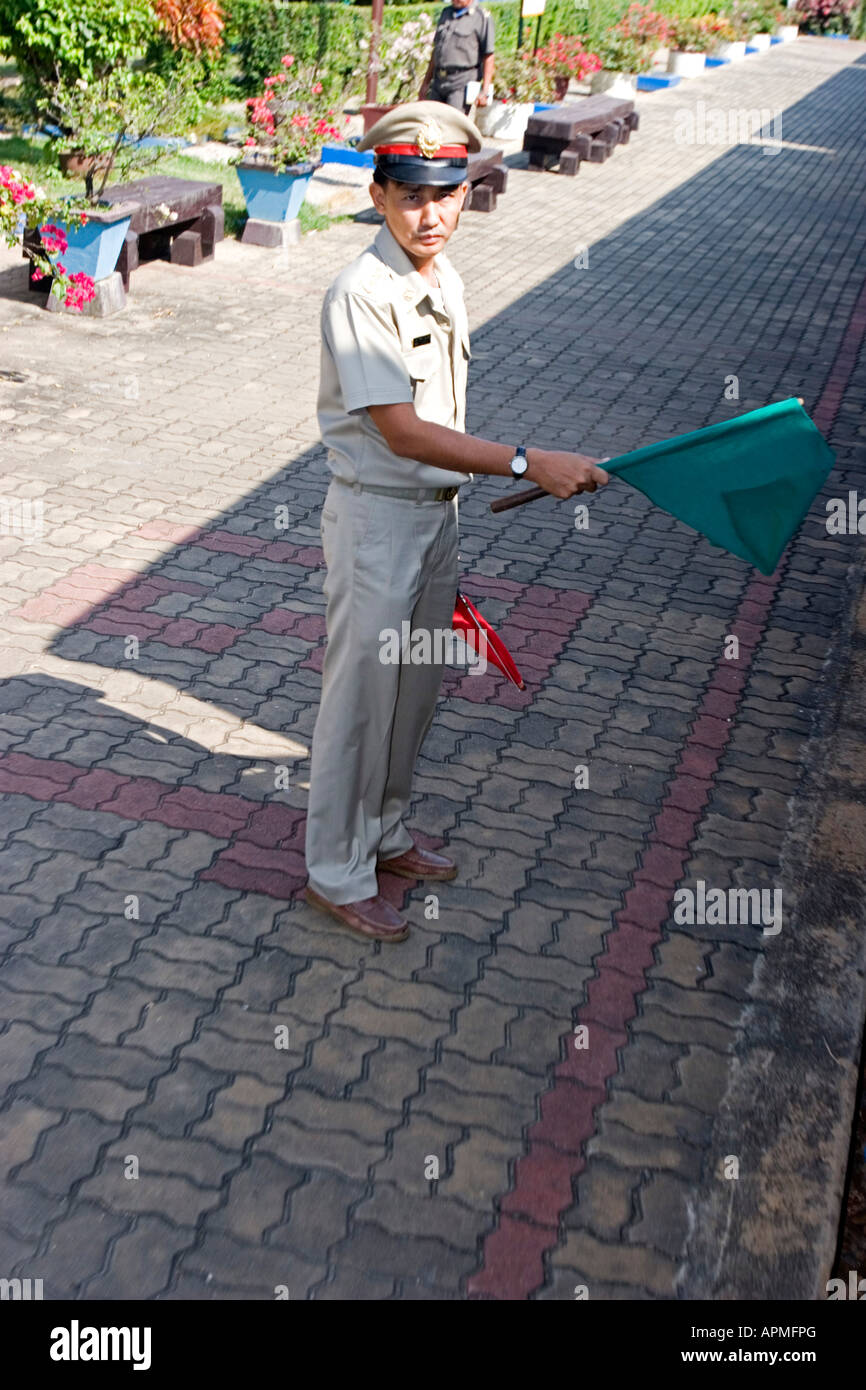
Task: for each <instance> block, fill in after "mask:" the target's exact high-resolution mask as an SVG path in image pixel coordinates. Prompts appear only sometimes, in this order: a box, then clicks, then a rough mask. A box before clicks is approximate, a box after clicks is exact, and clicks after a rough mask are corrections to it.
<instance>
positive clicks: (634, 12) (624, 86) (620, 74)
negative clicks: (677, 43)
mask: <svg viewBox="0 0 866 1390" xmlns="http://www.w3.org/2000/svg"><path fill="white" fill-rule="evenodd" d="M668 30H669V25H668V21H667V19H666V18H665V17H664V15H660V14H656V12H655V11H654V10H652V9H651V8H650V6H649V5H639V4H633V5H630V6H629V8H628V10H627V11H626V13H625V15H624V16H623V18H622V19H621V20H620V21H619V23H618V24H615V25H614V26H613V28H612V29H609V30H608V31H607V33H606V34H605V36H604V37H603V39H602V40H601V42H600V43H599V44H598V45H597V48H598V56H599V59H600V60H601V64H602V70H601V71H600V72H596V73H595V74H594V75H593V78H592V82H591V84H590V91H592V92H593V93H595V92H607V93H608V94H609V95H610V96H624V97H631V96H633V95H634V92H635V89H636V88H637V79H638V76H639V75H640V74H641V73H647V72H650V71H651V70H652V66H653V59H654V57H655V54H656V52H657V51H658V49H659V48H661V47H663V46H664V44H665V43H666V42H667V37H668Z"/></svg>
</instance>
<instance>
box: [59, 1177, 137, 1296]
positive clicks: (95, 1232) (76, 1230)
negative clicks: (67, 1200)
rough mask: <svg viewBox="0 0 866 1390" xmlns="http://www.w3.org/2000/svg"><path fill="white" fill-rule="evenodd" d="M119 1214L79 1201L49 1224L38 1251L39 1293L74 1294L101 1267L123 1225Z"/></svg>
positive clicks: (96, 1203)
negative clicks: (59, 1219) (62, 1218)
mask: <svg viewBox="0 0 866 1390" xmlns="http://www.w3.org/2000/svg"><path fill="white" fill-rule="evenodd" d="M125 1226H126V1222H125V1221H124V1219H123V1217H122V1216H120V1215H118V1214H116V1213H114V1212H108V1211H106V1210H104V1208H103V1207H102V1206H101V1205H99V1203H98V1202H91V1201H81V1202H79V1203H76V1206H75V1209H74V1210H73V1211H72V1212H70V1214H69V1216H68V1217H66V1218H65V1220H63V1221H59V1222H58V1223H57V1224H56V1225H55V1226H54V1228H53V1230H52V1232H51V1236H50V1238H49V1239H48V1241H47V1242H46V1243H45V1245H44V1249H43V1250H42V1252H41V1253H40V1258H39V1264H40V1267H41V1268H42V1269H44V1270H45V1274H44V1276H43V1278H44V1288H43V1296H44V1297H45V1298H48V1299H59V1298H76V1297H77V1296H78V1293H79V1290H80V1289H81V1288H82V1285H83V1284H84V1283H85V1282H86V1280H87V1279H88V1278H90V1277H91V1276H92V1275H94V1274H98V1273H99V1272H100V1270H101V1269H102V1268H103V1266H104V1264H105V1262H106V1259H107V1253H108V1249H109V1246H110V1244H111V1242H112V1241H113V1240H114V1239H116V1238H117V1236H119V1235H120V1234H121V1233H122V1232H123V1230H124V1229H125Z"/></svg>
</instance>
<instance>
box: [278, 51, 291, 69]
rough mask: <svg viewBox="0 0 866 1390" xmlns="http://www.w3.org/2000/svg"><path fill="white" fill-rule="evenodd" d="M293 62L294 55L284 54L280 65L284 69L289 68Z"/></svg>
mask: <svg viewBox="0 0 866 1390" xmlns="http://www.w3.org/2000/svg"><path fill="white" fill-rule="evenodd" d="M294 61H295V59H294V55H293V54H291V53H286V54H284V55H283V57H282V58H281V59H280V62H281V63H282V65H283V67H284V68H290V67H291V66H292V63H293V62H294Z"/></svg>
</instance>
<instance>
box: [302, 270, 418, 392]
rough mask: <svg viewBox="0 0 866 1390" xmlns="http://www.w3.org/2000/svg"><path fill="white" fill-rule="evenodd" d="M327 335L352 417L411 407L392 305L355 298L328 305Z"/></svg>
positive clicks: (324, 321) (325, 315) (342, 298)
mask: <svg viewBox="0 0 866 1390" xmlns="http://www.w3.org/2000/svg"><path fill="white" fill-rule="evenodd" d="M322 335H323V337H324V340H325V344H326V346H327V348H328V350H329V352H330V353H331V356H332V357H333V359H334V365H335V367H336V369H337V376H338V377H339V381H340V389H341V391H342V395H343V406H344V408H345V409H346V410H347V411H350V410H358V409H360V407H362V406H366V405H397V404H400V403H402V402H406V403H411V402H412V400H413V399H414V397H413V394H412V382H411V380H410V377H409V372H408V369H407V367H406V363H405V362H404V360H403V355H402V352H401V350H400V338H399V335H398V333H397V328H396V326H395V324H394V321H393V319H392V318H391V314H390V312H389V309H388V306H387V304H377V303H375V302H374V301H373V300H371V299H367V298H366V296H364V295H362V294H356V293H352V292H350V293H348V294H340V295H337V296H336V297H335V298H333V299H326V301H325V305H324V308H323V309H322Z"/></svg>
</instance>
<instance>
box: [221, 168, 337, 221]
mask: <svg viewBox="0 0 866 1390" xmlns="http://www.w3.org/2000/svg"><path fill="white" fill-rule="evenodd" d="M319 163H320V161H318V160H317V161H315V162H312V161H310V162H308V163H306V164H292V165H290V166H289V168H288V169H282V170H280V172H279V173H277V171H276V170H275V169H274V168H273V166H272V165H269V164H253V163H244V164H238V165H237V171H238V178H239V180H240V185H241V191H242V192H243V195H244V198H245V200H246V204H247V212H248V213H249V215H250V217H254V218H256V220H257V221H260V222H291V221H292V220H293V219H294V218H296V217H297V216H298V214H299V213H300V211H301V204H302V203H303V201H304V198H305V197H306V195H307V188H308V186H309V182H310V179H311V178H312V177H313V174H314V173H315V172H316V169H317V168H318V166H319Z"/></svg>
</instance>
